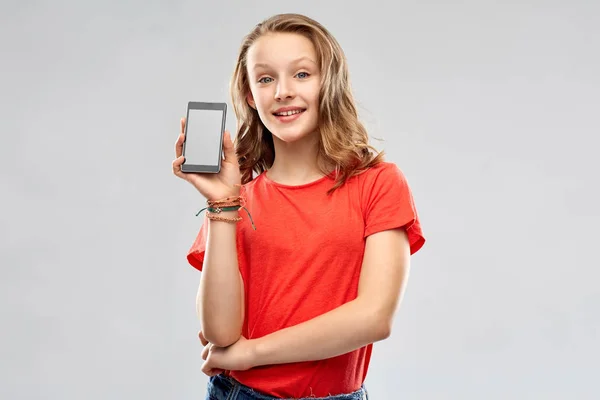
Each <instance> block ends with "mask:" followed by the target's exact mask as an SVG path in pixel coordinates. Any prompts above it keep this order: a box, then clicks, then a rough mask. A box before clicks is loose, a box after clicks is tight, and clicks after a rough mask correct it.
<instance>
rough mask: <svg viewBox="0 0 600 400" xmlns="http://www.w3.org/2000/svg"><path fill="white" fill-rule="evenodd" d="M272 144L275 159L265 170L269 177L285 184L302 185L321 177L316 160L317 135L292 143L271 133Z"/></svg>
mask: <svg viewBox="0 0 600 400" xmlns="http://www.w3.org/2000/svg"><path fill="white" fill-rule="evenodd" d="M273 144H274V146H275V160H274V162H273V166H272V167H271V168H270V169H269V171H268V172H267V175H268V177H269V179H271V180H273V181H275V182H279V183H283V184H287V185H302V184H305V183H310V182H312V181H314V180H316V179H318V178H321V177H323V173H322V172H321V170H320V169H319V164H318V162H317V160H318V158H317V152H318V137H317V135H310V136H308V137H306V138H304V139H302V140H300V141H297V142H293V143H286V142H284V141H282V140H280V139H278V138H277V137H276V136H275V135H273Z"/></svg>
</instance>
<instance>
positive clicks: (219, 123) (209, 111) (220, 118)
mask: <svg viewBox="0 0 600 400" xmlns="http://www.w3.org/2000/svg"><path fill="white" fill-rule="evenodd" d="M226 114H227V104H226V103H203V102H197V101H190V102H188V106H187V114H186V120H185V121H186V123H185V132H184V136H185V139H184V141H183V152H182V155H183V156H184V157H185V161H184V163H183V164H182V165H181V171H182V172H197V173H198V172H199V173H218V172H219V171H221V160H222V158H223V133H224V132H225V117H226Z"/></svg>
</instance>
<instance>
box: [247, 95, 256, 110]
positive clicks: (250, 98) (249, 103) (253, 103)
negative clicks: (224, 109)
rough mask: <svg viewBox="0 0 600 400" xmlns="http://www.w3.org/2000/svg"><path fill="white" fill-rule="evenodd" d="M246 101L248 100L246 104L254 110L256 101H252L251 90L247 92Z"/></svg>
mask: <svg viewBox="0 0 600 400" xmlns="http://www.w3.org/2000/svg"><path fill="white" fill-rule="evenodd" d="M246 101H247V102H248V105H249V106H250V107H252V108H254V109H255V110H256V103H255V102H254V96H252V92H248V95H247V96H246Z"/></svg>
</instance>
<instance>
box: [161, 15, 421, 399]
mask: <svg viewBox="0 0 600 400" xmlns="http://www.w3.org/2000/svg"><path fill="white" fill-rule="evenodd" d="M231 96H232V103H233V107H234V111H235V114H236V116H237V120H238V125H237V135H236V143H235V144H234V143H233V141H232V139H231V136H230V135H229V133H228V132H225V138H224V145H223V148H224V159H223V161H222V169H221V172H220V173H218V174H193V173H188V174H186V173H182V172H181V164H182V163H183V161H184V159H183V157H182V155H181V154H182V143H183V139H184V136H183V132H184V128H185V119H182V120H181V127H180V128H181V132H180V134H179V138H178V140H177V142H176V145H175V150H176V157H177V158H176V159H175V160H174V161H173V172H174V173H175V175H177V176H178V177H180V178H182V179H184V180H186V181H188V182H190V183H191V184H192V185H193V186H194V187H195V188H196V189H197V190H198V191H199V192H200V194H201V195H202V196H203V197H204V198H205V199H207V205H208V210H207V212H206V214H205V218H204V222H203V224H202V227H201V229H200V232H199V234H198V236H197V238H196V240H195V241H194V243H193V245H192V247H191V249H190V250H189V253H188V255H187V259H188V261H189V263H190V264H191V265H192V266H193V267H195V268H197V269H198V270H200V271H202V274H201V278H200V285H199V289H198V296H197V302H196V304H197V311H198V316H199V318H200V321H201V325H202V330H201V332H200V335H199V336H200V340H201V341H202V344H203V345H204V350H203V352H202V358H203V359H204V360H205V362H204V364H203V367H202V371H203V372H204V373H205V374H207V375H208V376H210V379H209V384H208V394H207V397H206V398H207V399H213V400H225V399H239V400H242V399H243V400H246V399H248V400H250V399H261V400H269V399H281V398H294V399H302V398H310V399H314V398H322V397H326V398H328V399H333V400H342V399H345V400H354V399H356V400H358V399H366V398H368V395H367V393H366V389H365V386H364V380H365V377H366V375H367V369H368V366H369V361H370V358H371V351H372V346H373V343H374V342H377V341H380V340H383V339H386V338H387V337H389V336H390V332H391V327H392V321H393V316H394V313H395V310H396V309H397V308H398V305H399V303H400V302H401V299H402V296H403V293H404V291H405V288H406V283H407V279H408V275H409V263H410V255H411V254H413V253H415V252H416V251H417V250H419V249H420V248H421V246H422V245H423V244H424V242H425V239H424V237H423V234H422V231H421V226H420V222H419V218H418V216H417V211H416V209H415V205H414V203H413V197H412V194H411V190H410V188H409V185H408V183H407V180H406V178H405V176H404V175H403V173H402V172H401V170H400V169H399V168H398V167H397V166H396V165H395V164H393V163H389V162H386V161H383V158H382V157H383V156H382V153H378V152H376V151H375V150H374V149H373V148H372V147H371V146H370V145H369V144H368V135H367V132H366V131H365V128H364V126H363V125H362V124H361V122H359V120H358V117H357V110H356V106H355V103H354V99H353V96H352V93H351V90H350V84H349V80H348V67H347V65H346V59H345V55H344V53H343V51H342V49H341V47H340V45H339V44H338V42H337V41H336V40H335V39H334V38H333V37H332V36H331V34H330V33H329V32H328V31H327V30H326V29H325V28H324V27H323V26H322V25H321V24H319V23H318V22H316V21H314V20H312V19H310V18H307V17H305V16H302V15H297V14H283V15H276V16H273V17H271V18H269V19H267V20H265V21H263V22H262V23H260V24H258V25H257V26H256V27H255V29H254V30H253V31H252V32H251V33H250V34H249V35H248V36H246V38H245V39H244V41H243V44H242V46H241V49H240V52H239V57H238V59H237V65H236V68H235V71H234V74H233V78H232V83H231Z"/></svg>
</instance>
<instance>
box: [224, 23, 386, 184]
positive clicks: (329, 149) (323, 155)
mask: <svg viewBox="0 0 600 400" xmlns="http://www.w3.org/2000/svg"><path fill="white" fill-rule="evenodd" d="M270 33H296V34H300V35H303V36H305V37H306V38H308V39H309V40H310V41H311V42H312V44H313V45H314V47H315V50H316V53H317V57H318V60H317V62H318V64H319V66H320V70H321V79H322V80H321V87H320V93H319V117H318V130H319V133H320V135H319V144H318V146H319V147H318V163H319V169H320V170H321V172H323V173H324V174H330V173H332V172H335V180H336V181H335V184H334V186H333V187H332V188H331V189H330V190H329V193H331V192H333V191H334V190H335V189H337V188H338V187H340V186H341V185H343V184H344V183H345V182H346V180H347V179H349V178H350V177H352V176H354V175H357V174H359V173H361V172H364V171H365V170H366V169H368V168H370V167H372V166H374V165H376V164H378V163H379V162H381V161H383V152H378V151H377V150H376V149H375V148H374V147H372V146H371V145H369V142H368V141H369V138H368V134H367V131H366V129H365V127H364V125H363V124H362V123H361V122H360V121H359V119H358V112H357V109H356V104H355V101H354V97H353V95H352V92H351V89H350V82H349V73H348V66H347V62H346V56H345V54H344V52H343V50H342V48H341V46H340V45H339V43H338V42H337V40H336V39H335V38H334V37H333V36H332V35H331V34H330V33H329V32H328V31H327V29H325V27H324V26H322V25H321V24H320V23H318V22H317V21H315V20H313V19H311V18H309V17H306V16H304V15H300V14H278V15H274V16H272V17H270V18H268V19H266V20H264V21H262V22H261V23H259V24H257V25H256V26H255V28H254V29H253V30H252V31H251V32H250V33H249V34H248V35H246V37H245V38H244V40H243V41H242V44H241V47H240V50H239V55H238V58H237V62H236V66H235V70H234V73H233V76H232V79H231V83H230V92H231V99H232V103H233V109H234V112H235V115H236V117H237V134H236V139H235V148H236V154H237V157H238V161H239V164H240V172H241V174H242V183H247V182H250V181H251V180H252V179H253V172H256V173H257V174H260V173H262V172H264V171H266V170H267V169H269V168H270V167H271V166H272V165H273V161H274V160H275V147H274V144H273V136H272V134H271V132H269V130H268V129H267V128H266V127H265V126H264V125H263V123H262V122H261V120H260V117H259V115H258V112H257V111H256V110H255V109H253V108H252V107H250V105H249V104H248V102H247V95H248V93H250V84H249V79H248V68H247V54H248V49H249V48H250V47H251V46H252V44H253V43H254V42H255V41H256V40H257V39H258V38H260V37H261V36H263V35H265V34H270ZM332 169H333V171H332Z"/></svg>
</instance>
